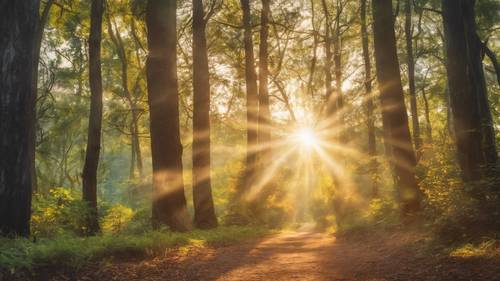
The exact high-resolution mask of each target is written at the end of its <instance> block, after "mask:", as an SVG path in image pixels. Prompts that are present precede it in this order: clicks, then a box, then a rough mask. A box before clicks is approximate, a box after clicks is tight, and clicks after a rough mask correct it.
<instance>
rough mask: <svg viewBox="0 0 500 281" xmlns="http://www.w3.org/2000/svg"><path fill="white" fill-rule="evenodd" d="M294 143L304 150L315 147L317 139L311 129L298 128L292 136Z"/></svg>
mask: <svg viewBox="0 0 500 281" xmlns="http://www.w3.org/2000/svg"><path fill="white" fill-rule="evenodd" d="M294 137H295V141H297V142H298V143H299V144H302V145H303V146H304V147H306V148H312V147H316V146H317V145H318V143H319V140H318V137H317V135H316V133H315V132H314V130H313V129H312V128H308V127H304V128H299V129H297V131H296V132H295V134H294Z"/></svg>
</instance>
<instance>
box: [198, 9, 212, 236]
mask: <svg viewBox="0 0 500 281" xmlns="http://www.w3.org/2000/svg"><path fill="white" fill-rule="evenodd" d="M204 17H205V12H204V10H203V1H202V0H193V203H194V224H195V225H196V227H198V228H202V229H209V228H214V227H216V226H217V218H216V217H215V210H214V201H213V198H212V186H211V181H210V178H211V177H210V81H209V72H208V55H207V39H206V37H205V27H206V23H207V20H208V19H207V20H205V18H204Z"/></svg>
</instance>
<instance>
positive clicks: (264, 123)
mask: <svg viewBox="0 0 500 281" xmlns="http://www.w3.org/2000/svg"><path fill="white" fill-rule="evenodd" d="M270 5H271V0H262V10H261V13H260V43H259V114H258V143H259V150H260V152H259V162H260V164H259V166H260V169H262V168H263V165H266V164H267V162H266V161H267V160H268V159H269V154H270V150H269V147H268V146H269V142H270V141H271V111H270V109H269V65H268V56H269V50H268V42H267V40H268V37H269V17H270V13H271V7H270ZM260 172H261V171H260Z"/></svg>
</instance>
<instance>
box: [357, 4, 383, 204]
mask: <svg viewBox="0 0 500 281" xmlns="http://www.w3.org/2000/svg"><path fill="white" fill-rule="evenodd" d="M366 1H367V0H361V7H360V12H361V41H362V45H363V60H364V64H365V82H364V84H365V98H366V105H365V107H366V126H367V132H368V155H370V157H372V160H371V163H370V170H371V174H372V176H374V177H373V178H374V179H373V183H372V197H374V198H376V197H378V196H379V192H378V181H377V177H376V174H377V167H378V163H377V160H375V159H374V158H373V157H374V156H376V155H377V143H376V139H375V118H374V116H373V111H374V105H373V97H372V64H371V60H370V49H369V41H368V31H367V25H366Z"/></svg>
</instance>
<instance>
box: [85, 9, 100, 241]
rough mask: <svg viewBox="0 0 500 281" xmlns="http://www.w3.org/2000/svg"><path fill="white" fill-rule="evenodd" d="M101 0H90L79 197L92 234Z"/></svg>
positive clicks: (96, 225) (94, 229) (95, 222)
mask: <svg viewBox="0 0 500 281" xmlns="http://www.w3.org/2000/svg"><path fill="white" fill-rule="evenodd" d="M103 10H104V5H103V1H102V0H92V4H91V14H90V35H89V83H90V115H89V127H88V135H87V149H86V154H85V164H84V166H83V173H82V181H83V190H82V191H83V200H84V201H85V202H86V203H87V204H88V207H89V208H90V209H89V214H88V220H87V232H88V234H89V235H93V234H95V233H97V232H98V231H99V223H98V218H97V168H98V166H99V152H100V149H101V128H102V77H101V40H102V14H103Z"/></svg>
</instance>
